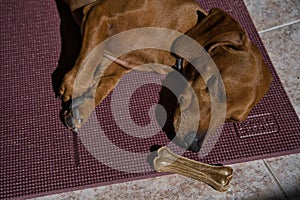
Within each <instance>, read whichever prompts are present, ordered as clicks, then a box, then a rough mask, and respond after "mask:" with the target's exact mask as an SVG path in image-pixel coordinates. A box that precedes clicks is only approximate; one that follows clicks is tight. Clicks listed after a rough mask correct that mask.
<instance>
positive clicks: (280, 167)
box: [265, 154, 300, 199]
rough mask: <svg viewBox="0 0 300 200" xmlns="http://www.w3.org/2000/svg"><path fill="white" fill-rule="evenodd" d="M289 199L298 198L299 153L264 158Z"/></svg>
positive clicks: (299, 179)
mask: <svg viewBox="0 0 300 200" xmlns="http://www.w3.org/2000/svg"><path fill="white" fill-rule="evenodd" d="M265 161H266V163H267V165H268V166H269V168H270V169H271V170H272V172H273V174H274V176H275V177H276V178H277V180H278V182H279V183H280V185H281V187H282V188H283V190H284V192H285V193H286V196H288V198H289V199H300V154H292V155H288V156H281V157H276V158H269V159H266V160H265Z"/></svg>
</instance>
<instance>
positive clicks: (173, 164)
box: [153, 147, 233, 192]
mask: <svg viewBox="0 0 300 200" xmlns="http://www.w3.org/2000/svg"><path fill="white" fill-rule="evenodd" d="M157 153H158V156H157V157H156V158H155V159H154V160H153V167H154V169H155V170H156V171H158V172H172V173H177V174H180V175H183V176H187V177H190V178H193V179H196V180H198V181H202V182H204V183H206V184H208V185H210V186H211V187H213V188H214V189H216V190H218V191H220V192H224V191H227V190H228V188H229V183H230V181H231V179H232V175H233V169H232V168H231V167H228V166H213V165H209V164H205V163H201V162H197V161H195V160H191V159H188V158H185V157H182V156H178V155H176V154H175V153H173V152H172V151H170V150H169V149H168V148H166V147H161V148H160V149H159V150H158V151H157Z"/></svg>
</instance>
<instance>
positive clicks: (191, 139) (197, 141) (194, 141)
mask: <svg viewBox="0 0 300 200" xmlns="http://www.w3.org/2000/svg"><path fill="white" fill-rule="evenodd" d="M184 142H185V144H186V146H187V147H188V149H189V150H192V151H194V152H198V151H200V148H201V144H202V139H201V137H199V136H198V134H197V133H189V134H188V135H187V136H186V137H185V139H184Z"/></svg>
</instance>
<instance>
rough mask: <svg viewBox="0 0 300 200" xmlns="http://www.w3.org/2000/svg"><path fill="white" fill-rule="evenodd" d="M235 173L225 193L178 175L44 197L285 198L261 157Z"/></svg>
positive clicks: (237, 166) (238, 166)
mask: <svg viewBox="0 0 300 200" xmlns="http://www.w3.org/2000/svg"><path fill="white" fill-rule="evenodd" d="M232 167H233V168H234V170H235V172H234V177H233V179H232V182H231V186H230V188H229V190H228V191H227V192H225V193H222V192H218V191H215V190H213V189H212V188H211V187H209V186H207V185H205V184H204V183H201V182H198V181H194V180H192V179H190V178H186V177H182V176H179V175H166V176H162V177H157V178H149V179H145V180H138V181H131V182H127V183H121V184H115V185H109V186H104V187H98V188H91V189H87V190H81V191H75V192H68V193H63V194H59V195H54V196H48V197H41V198H37V199H36V200H45V199H49V198H51V199H284V195H283V193H282V191H281V190H280V187H279V185H278V184H277V182H276V181H275V179H273V177H272V176H271V175H270V173H269V171H268V169H267V167H266V166H265V164H264V163H263V161H262V160H259V161H253V162H248V163H242V164H236V165H232Z"/></svg>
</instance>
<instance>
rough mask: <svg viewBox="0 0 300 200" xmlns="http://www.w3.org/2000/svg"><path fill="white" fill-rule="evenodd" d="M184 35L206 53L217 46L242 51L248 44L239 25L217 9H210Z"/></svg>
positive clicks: (246, 37) (245, 35) (244, 33)
mask: <svg viewBox="0 0 300 200" xmlns="http://www.w3.org/2000/svg"><path fill="white" fill-rule="evenodd" d="M186 35H188V36H189V37H191V38H193V39H194V40H196V41H197V42H198V43H199V44H200V45H201V46H202V47H204V48H205V49H206V50H207V51H208V52H210V51H212V50H213V49H214V48H216V47H218V46H227V47H228V48H232V49H235V50H242V49H245V48H247V46H248V44H249V39H248V36H247V34H246V32H245V31H244V30H243V28H242V27H241V26H240V24H239V23H238V22H237V21H235V20H234V19H233V18H232V17H231V16H230V15H229V14H228V13H226V12H224V11H223V10H220V9H218V8H213V9H211V11H210V12H209V14H208V15H207V16H206V17H205V18H203V19H201V21H200V22H199V23H198V24H197V25H196V26H194V27H193V28H192V29H191V30H189V31H188V32H187V33H186Z"/></svg>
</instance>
